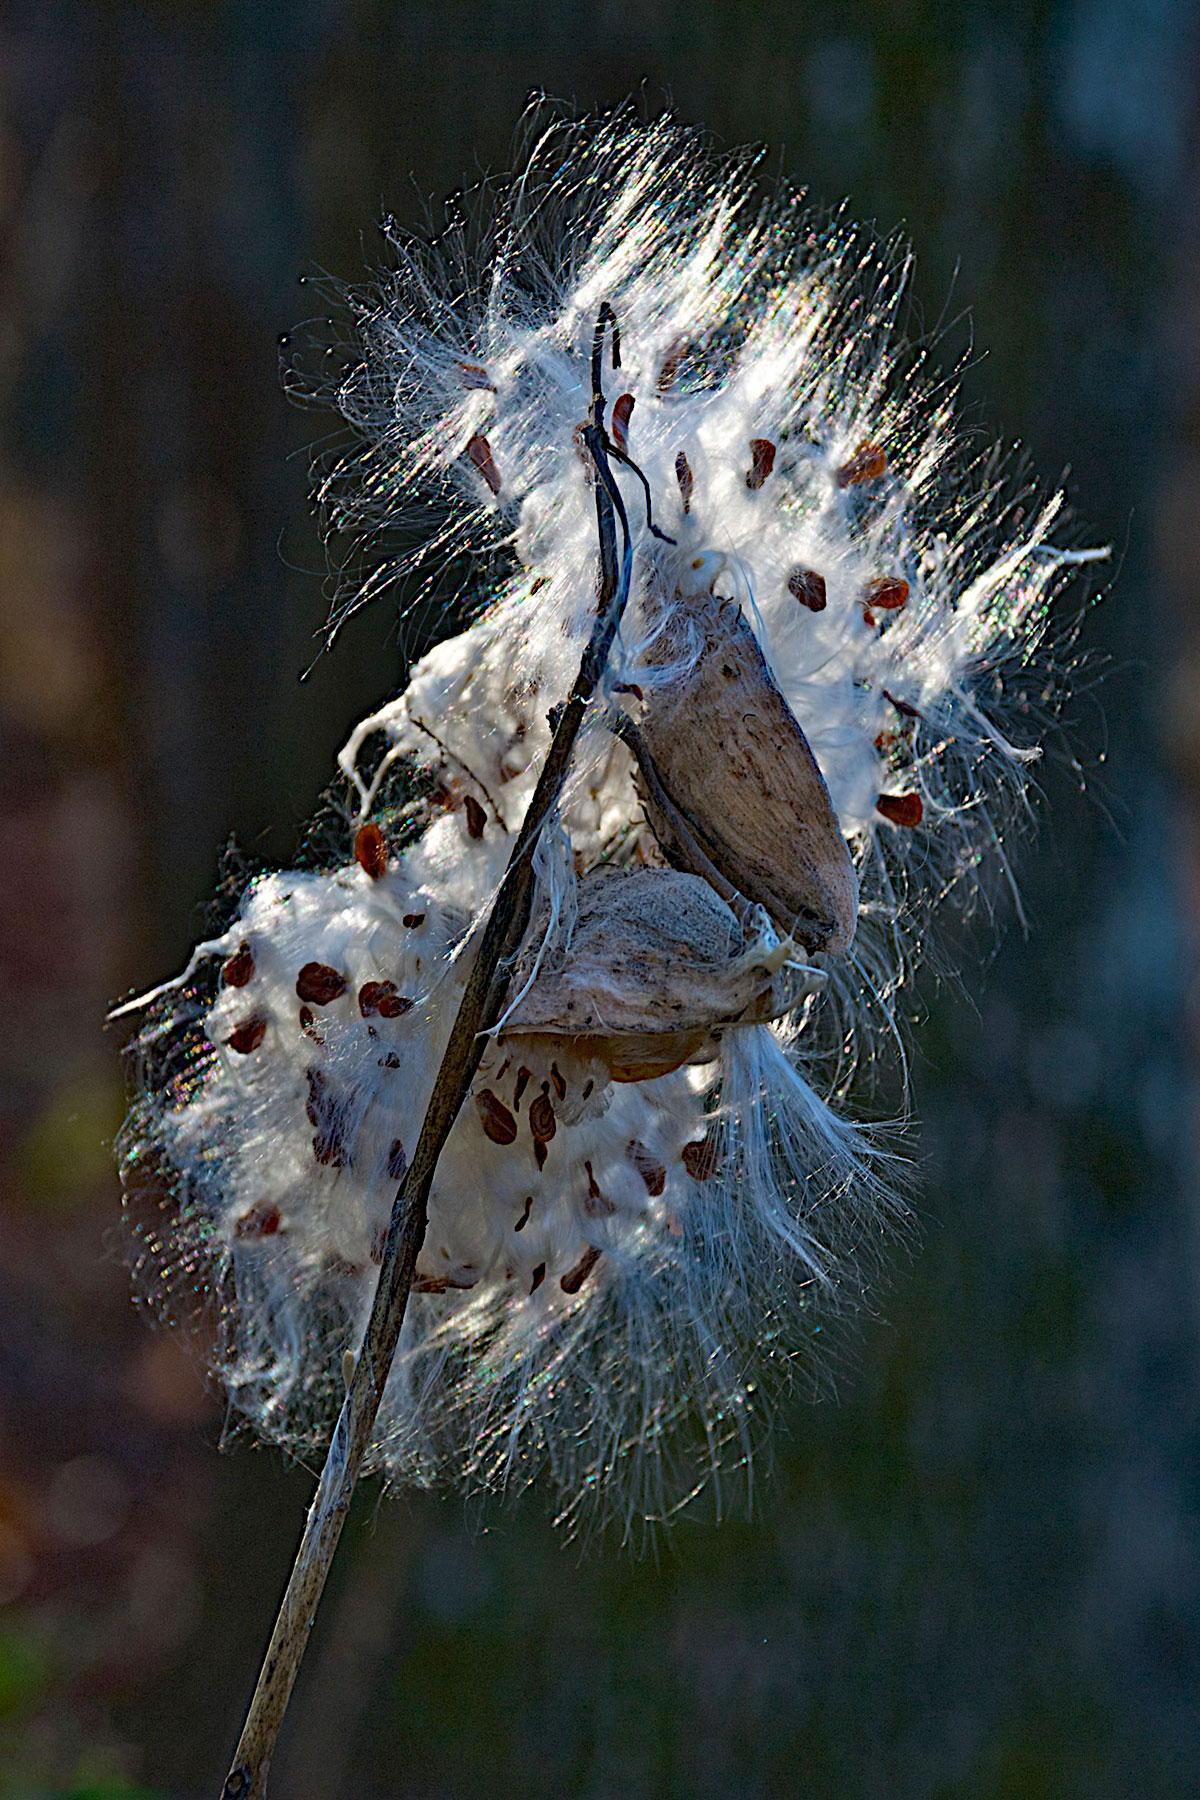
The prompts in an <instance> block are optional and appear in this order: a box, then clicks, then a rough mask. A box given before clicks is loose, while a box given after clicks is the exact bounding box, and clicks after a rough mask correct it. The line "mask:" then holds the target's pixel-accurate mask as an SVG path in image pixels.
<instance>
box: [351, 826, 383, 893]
mask: <svg viewBox="0 0 1200 1800" xmlns="http://www.w3.org/2000/svg"><path fill="white" fill-rule="evenodd" d="M354 860H355V862H356V863H357V864H358V866H359V868H360V869H363V870H364V871H365V872H366V873H367V874H368V875H369V876H370V877H371V880H372V881H379V880H380V879H381V878H382V877H383V876H384V875H386V874H387V842H386V840H385V838H384V835H383V833H382V831H380V829H379V827H378V825H376V824H375V822H374V821H373V820H371V819H368V820H367V822H366V824H365V825H360V826H359V828H358V830H357V831H356V832H355V834H354Z"/></svg>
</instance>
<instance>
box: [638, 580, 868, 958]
mask: <svg viewBox="0 0 1200 1800" xmlns="http://www.w3.org/2000/svg"><path fill="white" fill-rule="evenodd" d="M688 622H690V623H692V624H698V625H700V626H702V628H703V630H704V635H705V642H704V648H703V650H702V651H701V653H700V655H699V656H698V657H697V658H696V660H695V663H694V666H693V668H692V671H691V674H690V675H689V676H688V677H687V678H686V679H685V680H684V681H681V682H678V683H675V684H672V685H671V686H668V687H663V688H660V689H658V690H657V691H655V692H653V693H652V694H651V697H650V699H649V700H648V702H647V705H646V708H645V711H644V712H643V714H642V719H641V727H640V735H641V739H642V743H643V744H644V747H645V751H646V753H647V754H648V756H649V758H650V761H651V763H652V765H653V772H654V775H655V776H656V777H657V779H658V781H659V782H660V783H661V787H662V790H663V791H664V793H665V795H666V797H667V799H668V800H669V802H670V805H671V806H673V807H674V808H675V809H677V810H678V813H679V814H680V815H681V816H682V819H683V820H684V821H685V822H686V827H687V830H688V832H690V833H691V834H692V836H693V838H694V844H690V843H688V842H687V841H686V838H685V836H684V834H683V833H682V832H681V831H680V830H679V828H678V821H675V820H673V819H672V817H671V814H670V810H669V808H667V807H664V806H663V805H662V804H661V801H660V800H659V799H656V797H655V794H654V792H653V791H652V784H651V783H649V782H645V781H643V785H642V798H643V801H644V803H645V807H646V816H647V818H648V819H649V821H650V824H651V827H652V829H653V831H654V834H655V836H656V837H657V839H658V841H659V843H660V845H661V846H662V848H663V850H664V851H665V853H666V855H667V857H668V859H669V860H670V861H671V862H673V863H675V864H676V865H677V866H679V867H682V868H696V867H698V864H697V859H696V856H695V845H698V846H699V848H700V850H701V852H702V853H703V856H704V857H705V858H707V859H708V860H709V862H710V863H711V864H712V865H713V866H715V868H716V869H717V870H718V871H719V873H720V875H722V876H723V877H724V878H725V879H726V880H727V881H728V882H729V883H730V884H731V885H732V887H733V888H735V889H736V890H737V892H738V893H739V894H741V895H744V896H745V898H746V899H748V900H752V901H756V902H757V903H758V904H759V905H761V906H764V907H765V908H766V909H767V911H768V912H769V913H770V915H771V917H772V918H773V919H774V920H775V923H776V924H777V925H778V926H779V927H780V929H781V930H782V931H784V932H786V933H787V934H789V935H790V936H791V937H793V938H795V939H796V940H797V941H798V942H799V943H801V944H803V945H804V947H805V948H806V949H807V950H827V951H830V952H836V951H841V950H845V949H847V948H848V947H849V945H850V942H851V939H852V938H853V936H854V925H855V920H856V918H857V915H858V880H857V877H856V876H855V873H854V865H853V863H852V862H851V860H850V852H849V850H848V849H847V847H846V842H845V839H844V838H843V837H842V833H841V828H840V827H839V825H838V821H837V815H836V814H835V812H834V810H833V805H832V803H831V801H830V798H829V790H828V789H827V787H826V786H825V782H824V779H823V777H822V775H821V771H820V769H819V768H818V767H817V763H816V759H815V758H814V756H813V753H812V751H811V750H810V749H809V747H808V740H807V739H806V737H805V736H804V733H803V731H802V730H801V729H800V726H799V724H798V723H797V721H796V719H795V717H794V715H793V714H792V712H791V709H790V708H789V706H788V704H787V701H786V700H785V699H784V697H783V695H782V694H781V693H780V691H779V689H778V688H777V687H776V685H775V683H774V681H773V680H772V678H771V674H770V671H769V669H768V668H767V665H766V662H765V660H764V658H763V654H762V651H761V650H760V649H759V647H758V640H757V639H756V638H755V636H754V633H753V632H752V631H751V629H750V627H749V625H748V624H747V623H746V621H745V619H744V618H743V617H742V614H741V611H740V609H739V608H738V607H737V606H735V605H734V603H733V602H732V601H729V600H714V601H711V602H709V603H708V604H707V606H701V607H698V608H697V610H696V611H694V612H692V613H691V615H690V621H688ZM683 629H684V627H683V625H676V624H672V622H671V621H670V620H668V622H667V624H666V627H665V628H664V630H663V632H662V633H661V635H660V637H659V639H658V640H657V642H656V643H655V646H654V650H653V660H654V661H655V662H656V663H670V662H671V661H673V660H675V659H676V658H680V659H682V658H683V657H684V656H685V654H686V641H685V639H684V637H683ZM699 872H701V873H706V874H707V871H706V870H704V869H703V868H700V869H699Z"/></svg>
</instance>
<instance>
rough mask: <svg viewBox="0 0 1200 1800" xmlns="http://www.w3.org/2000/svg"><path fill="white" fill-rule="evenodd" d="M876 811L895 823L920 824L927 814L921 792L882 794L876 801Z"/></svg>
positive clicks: (910, 825)
mask: <svg viewBox="0 0 1200 1800" xmlns="http://www.w3.org/2000/svg"><path fill="white" fill-rule="evenodd" d="M875 810H876V812H880V813H882V814H883V816H884V818H885V819H890V820H891V822H892V824H893V825H907V826H909V827H912V826H915V825H919V824H920V823H921V820H922V819H923V818H924V816H925V806H924V803H923V801H922V799H921V796H920V794H880V796H879V798H878V800H876V802H875Z"/></svg>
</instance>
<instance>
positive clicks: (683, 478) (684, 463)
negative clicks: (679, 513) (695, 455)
mask: <svg viewBox="0 0 1200 1800" xmlns="http://www.w3.org/2000/svg"><path fill="white" fill-rule="evenodd" d="M675 479H676V481H677V482H678V483H679V497H680V499H681V500H682V501H683V510H684V512H685V513H690V512H691V510H692V488H693V487H694V486H695V483H694V481H693V480H692V465H691V463H690V462H689V461H688V459H687V457H686V456H685V455H684V454H683V451H682V450H681V451H680V452H679V455H678V456H677V457H676V458H675Z"/></svg>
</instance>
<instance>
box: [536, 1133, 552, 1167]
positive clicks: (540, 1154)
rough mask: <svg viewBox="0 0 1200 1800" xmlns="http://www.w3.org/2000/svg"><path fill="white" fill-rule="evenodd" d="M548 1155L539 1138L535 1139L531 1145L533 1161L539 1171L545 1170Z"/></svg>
mask: <svg viewBox="0 0 1200 1800" xmlns="http://www.w3.org/2000/svg"><path fill="white" fill-rule="evenodd" d="M549 1154H550V1153H549V1151H548V1150H547V1149H546V1146H545V1144H544V1143H543V1142H542V1140H541V1138H535V1139H534V1143H533V1160H534V1162H535V1163H536V1164H537V1166H538V1168H539V1170H541V1169H544V1168H545V1166H546V1158H547V1156H548V1155H549Z"/></svg>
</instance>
